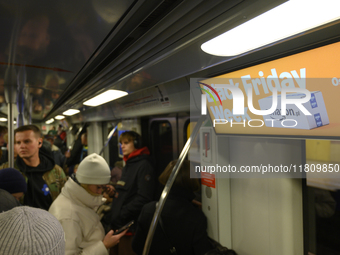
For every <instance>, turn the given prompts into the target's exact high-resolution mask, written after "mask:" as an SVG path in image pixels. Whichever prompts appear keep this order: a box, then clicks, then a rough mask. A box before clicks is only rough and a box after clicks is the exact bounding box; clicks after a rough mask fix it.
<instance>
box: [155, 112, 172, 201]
mask: <svg viewBox="0 0 340 255" xmlns="http://www.w3.org/2000/svg"><path fill="white" fill-rule="evenodd" d="M176 126H177V121H176V118H166V119H151V120H150V143H149V144H150V148H149V149H150V153H151V157H152V159H153V162H154V167H155V172H156V177H157V180H158V176H159V175H160V174H161V173H162V172H163V170H164V169H165V167H166V166H167V165H168V163H169V162H170V161H171V160H173V159H174V158H176V157H177V154H178V153H177V132H176ZM156 182H157V184H156V197H155V198H156V199H158V198H159V195H160V194H161V192H162V190H163V187H162V186H161V184H159V182H158V181H156Z"/></svg>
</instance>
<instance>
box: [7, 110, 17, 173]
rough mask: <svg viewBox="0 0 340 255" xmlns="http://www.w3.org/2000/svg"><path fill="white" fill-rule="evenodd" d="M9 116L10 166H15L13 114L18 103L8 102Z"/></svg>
mask: <svg viewBox="0 0 340 255" xmlns="http://www.w3.org/2000/svg"><path fill="white" fill-rule="evenodd" d="M7 107H8V109H7V110H8V111H7V114H8V118H7V123H8V144H9V146H8V167H10V168H13V167H14V126H13V122H14V114H13V109H14V107H16V104H13V103H8V104H7Z"/></svg>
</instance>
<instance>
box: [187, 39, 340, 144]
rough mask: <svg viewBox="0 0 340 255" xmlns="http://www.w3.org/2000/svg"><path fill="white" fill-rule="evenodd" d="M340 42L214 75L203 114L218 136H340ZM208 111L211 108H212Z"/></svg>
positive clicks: (201, 84)
mask: <svg viewBox="0 0 340 255" xmlns="http://www.w3.org/2000/svg"><path fill="white" fill-rule="evenodd" d="M339 63H340V42H338V43H334V44H330V45H326V46H323V47H320V48H316V49H313V50H309V51H305V52H302V53H299V54H295V55H291V56H288V57H284V58H281V59H277V60H273V61H270V62H266V63H263V64H259V65H256V66H252V67H249V68H245V69H242V70H238V71H235V72H231V73H227V74H224V75H220V76H217V77H213V78H209V79H201V80H199V81H198V82H197V80H196V81H194V80H192V81H191V87H192V89H196V90H201V91H202V95H201V114H202V115H204V114H207V113H209V115H210V117H211V120H212V122H213V126H214V128H215V131H216V133H218V134H251V135H275V136H276V135H279V136H294V137H304V136H315V137H334V138H336V137H338V136H339V134H340V114H339V106H340V103H339V102H340V101H339V96H340V86H339V84H340V65H339ZM206 110H208V112H207V111H206Z"/></svg>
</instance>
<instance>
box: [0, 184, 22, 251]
mask: <svg viewBox="0 0 340 255" xmlns="http://www.w3.org/2000/svg"><path fill="white" fill-rule="evenodd" d="M17 206H20V203H19V201H18V200H16V199H15V198H14V197H13V196H12V195H11V194H10V193H9V192H7V191H6V190H4V189H0V214H1V213H2V212H6V211H9V210H11V209H13V208H14V207H17ZM0 233H1V229H0ZM0 236H1V235H0ZM0 240H1V238H0ZM0 254H2V253H0Z"/></svg>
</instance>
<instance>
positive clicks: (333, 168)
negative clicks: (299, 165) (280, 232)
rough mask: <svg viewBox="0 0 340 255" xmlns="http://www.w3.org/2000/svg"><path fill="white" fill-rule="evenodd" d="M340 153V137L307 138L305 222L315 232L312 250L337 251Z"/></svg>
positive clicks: (339, 246)
mask: <svg viewBox="0 0 340 255" xmlns="http://www.w3.org/2000/svg"><path fill="white" fill-rule="evenodd" d="M339 154H340V141H330V140H306V166H305V169H306V178H307V186H308V187H307V190H308V193H307V194H308V202H309V204H308V208H309V211H308V219H309V221H308V225H309V228H310V229H314V230H315V233H316V235H315V237H312V240H309V242H310V245H309V246H310V251H312V252H313V253H315V254H339V253H340V245H339V242H338V233H339V229H340V192H339V189H340V178H339V172H340V169H339V166H340V158H339ZM312 232H314V231H312Z"/></svg>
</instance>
